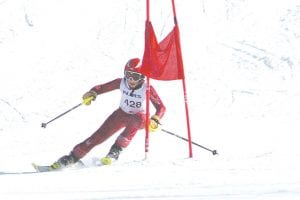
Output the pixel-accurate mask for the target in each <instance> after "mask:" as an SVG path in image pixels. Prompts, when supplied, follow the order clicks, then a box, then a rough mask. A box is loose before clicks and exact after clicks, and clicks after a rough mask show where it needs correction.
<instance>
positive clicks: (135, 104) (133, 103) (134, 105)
mask: <svg viewBox="0 0 300 200" xmlns="http://www.w3.org/2000/svg"><path fill="white" fill-rule="evenodd" d="M124 103H125V104H126V105H127V106H129V107H131V108H140V107H141V106H142V103H141V102H139V101H130V100H128V99H126V100H125V101H124Z"/></svg>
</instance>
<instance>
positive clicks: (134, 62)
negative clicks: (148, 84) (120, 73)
mask: <svg viewBox="0 0 300 200" xmlns="http://www.w3.org/2000/svg"><path fill="white" fill-rule="evenodd" d="M139 62H140V59H139V58H132V59H130V60H128V62H127V63H126V65H125V68H124V71H131V72H137V73H140V66H138V64H139Z"/></svg>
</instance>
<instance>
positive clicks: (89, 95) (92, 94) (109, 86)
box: [82, 78, 122, 105]
mask: <svg viewBox="0 0 300 200" xmlns="http://www.w3.org/2000/svg"><path fill="white" fill-rule="evenodd" d="M121 80H122V79H121V78H117V79H115V80H112V81H110V82H107V83H104V84H101V85H96V86H94V87H93V88H91V89H90V90H89V91H88V92H86V93H85V94H84V95H83V97H82V99H83V104H85V105H90V104H91V101H95V100H96V97H97V96H98V95H99V94H102V93H106V92H109V91H112V90H115V89H119V88H120V83H121Z"/></svg>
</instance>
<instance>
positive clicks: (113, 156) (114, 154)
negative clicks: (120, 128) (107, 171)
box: [101, 144, 123, 165]
mask: <svg viewBox="0 0 300 200" xmlns="http://www.w3.org/2000/svg"><path fill="white" fill-rule="evenodd" d="M122 150H123V149H122V148H121V147H120V146H118V145H117V144H113V145H112V146H111V148H110V150H109V152H108V154H107V155H106V156H105V157H104V158H101V163H102V164H103V165H111V163H112V162H113V161H116V160H118V158H119V155H120V153H121V151H122Z"/></svg>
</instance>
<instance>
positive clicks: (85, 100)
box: [42, 97, 94, 128]
mask: <svg viewBox="0 0 300 200" xmlns="http://www.w3.org/2000/svg"><path fill="white" fill-rule="evenodd" d="M93 98H94V97H89V98H86V99H84V100H83V102H82V103H80V104H77V105H76V106H74V107H73V108H71V109H69V110H67V111H65V112H63V113H62V114H60V115H58V116H57V117H54V118H53V119H51V120H50V121H48V122H46V123H45V122H43V123H42V127H43V128H46V127H47V125H48V124H49V123H51V122H53V121H54V120H56V119H58V118H60V117H62V116H64V115H65V114H67V113H68V112H71V111H72V110H74V109H76V108H78V107H79V106H81V105H82V104H83V103H84V104H86V102H90V101H91V100H93Z"/></svg>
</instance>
